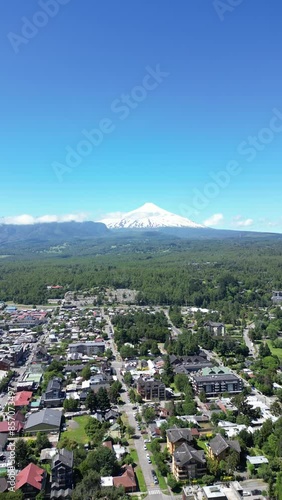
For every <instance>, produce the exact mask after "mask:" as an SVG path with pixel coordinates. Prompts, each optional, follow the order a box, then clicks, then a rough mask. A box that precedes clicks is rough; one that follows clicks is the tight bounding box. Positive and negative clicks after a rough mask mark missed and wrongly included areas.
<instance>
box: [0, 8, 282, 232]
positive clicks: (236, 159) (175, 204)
mask: <svg viewBox="0 0 282 500" xmlns="http://www.w3.org/2000/svg"><path fill="white" fill-rule="evenodd" d="M235 3H237V6H236V7H232V6H231V4H233V5H234V4H235ZM281 14H282V4H281V0H272V1H271V2H269V0H253V1H252V0H248V1H247V0H242V1H241V2H240V1H239V0H237V2H234V0H232V1H231V0H222V1H221V2H220V1H219V0H215V1H212V0H208V1H206V0H189V1H187V0H178V1H177V2H172V1H171V0H161V1H160V0H142V1H141V0H139V1H138V0H137V1H135V2H133V1H132V0H123V1H122V2H116V1H114V0H103V2H96V1H95V2H94V1H93V0H83V1H81V0H80V1H79V0H49V1H48V0H41V1H40V0H38V1H34V0H25V1H24V2H23V1H22V0H9V2H5V3H4V6H3V8H2V14H1V24H0V34H1V54H0V61H1V80H0V86H1V93H0V109H1V118H2V119H1V134H0V141H1V149H0V151H1V153H0V154H1V199H0V217H4V218H7V217H16V216H20V215H22V214H30V215H31V216H33V217H39V216H45V215H47V214H48V215H49V214H52V215H56V216H58V217H61V218H62V216H65V215H67V216H69V215H68V214H79V215H77V217H78V218H80V219H83V218H87V219H89V218H92V219H99V218H102V217H104V216H105V215H106V214H107V213H112V212H117V211H121V212H127V211H129V210H133V209H135V208H137V207H138V206H140V205H142V204H143V203H145V202H148V201H150V202H153V203H156V204H157V205H160V206H161V207H163V208H165V209H167V210H170V211H172V212H175V213H178V214H180V215H183V216H187V217H189V218H191V219H193V220H195V221H196V222H199V223H202V222H203V221H206V222H208V223H209V224H210V225H213V226H216V227H229V228H236V227H240V228H246V229H253V230H273V231H279V232H280V231H281V232H282V211H281V183H282V164H281V157H282V153H281V151H282V149H281V146H282V94H281V49H282V39H281ZM94 129H95V130H94ZM93 130H94V132H93V135H92V136H91V137H92V139H93V142H91V143H90V142H89V140H88V139H87V138H86V135H87V134H88V136H89V133H90V132H91V131H93ZM83 131H84V132H83ZM81 141H84V142H81ZM70 151H71V152H72V154H71V155H70V154H69V155H68V156H67V152H70ZM74 155H75V158H74ZM71 160H72V163H71ZM75 165H76V166H75ZM5 220H7V219H5ZM9 220H10V219H9ZM23 220H26V219H23Z"/></svg>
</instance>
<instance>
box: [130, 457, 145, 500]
mask: <svg viewBox="0 0 282 500" xmlns="http://www.w3.org/2000/svg"><path fill="white" fill-rule="evenodd" d="M130 455H131V457H132V459H133V460H134V463H135V464H137V467H135V469H134V471H135V474H136V477H137V480H138V484H139V489H140V491H144V492H145V491H147V486H146V483H145V479H144V476H143V473H142V470H141V468H140V466H139V465H138V454H137V451H136V450H133V449H130Z"/></svg>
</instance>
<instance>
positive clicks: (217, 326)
mask: <svg viewBox="0 0 282 500" xmlns="http://www.w3.org/2000/svg"><path fill="white" fill-rule="evenodd" d="M204 327H205V328H207V330H208V331H209V333H211V334H213V335H214V336H215V337H224V335H225V326H224V324H223V323H216V322H215V321H206V322H205V323H204Z"/></svg>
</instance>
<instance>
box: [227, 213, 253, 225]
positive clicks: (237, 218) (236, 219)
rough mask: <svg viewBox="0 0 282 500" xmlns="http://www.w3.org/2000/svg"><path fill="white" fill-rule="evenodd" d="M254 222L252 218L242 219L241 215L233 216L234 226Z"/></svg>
mask: <svg viewBox="0 0 282 500" xmlns="http://www.w3.org/2000/svg"><path fill="white" fill-rule="evenodd" d="M253 223H254V220H253V219H242V217H241V215H236V216H235V217H233V222H232V224H233V226H235V227H249V226H252V225H253Z"/></svg>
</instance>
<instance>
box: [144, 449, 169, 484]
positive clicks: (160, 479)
mask: <svg viewBox="0 0 282 500" xmlns="http://www.w3.org/2000/svg"><path fill="white" fill-rule="evenodd" d="M147 449H148V450H149V451H151V443H148V444H147ZM151 460H152V464H153V465H156V462H155V459H154V455H153V454H152V455H151ZM155 471H156V474H157V476H158V480H159V484H160V489H161V490H166V489H167V484H166V481H165V478H164V477H163V476H162V475H161V473H160V472H159V469H158V468H157V466H156V467H155Z"/></svg>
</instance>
